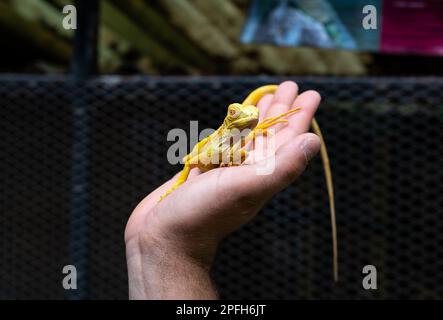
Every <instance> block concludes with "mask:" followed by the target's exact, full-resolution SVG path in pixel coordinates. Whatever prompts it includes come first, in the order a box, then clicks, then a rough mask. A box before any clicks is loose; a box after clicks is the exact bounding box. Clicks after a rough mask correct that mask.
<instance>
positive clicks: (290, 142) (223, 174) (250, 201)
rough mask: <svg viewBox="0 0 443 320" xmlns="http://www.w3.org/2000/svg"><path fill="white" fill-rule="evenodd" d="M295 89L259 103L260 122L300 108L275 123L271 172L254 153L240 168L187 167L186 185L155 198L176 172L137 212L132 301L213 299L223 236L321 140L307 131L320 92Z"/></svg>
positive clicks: (130, 235)
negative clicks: (213, 270)
mask: <svg viewBox="0 0 443 320" xmlns="http://www.w3.org/2000/svg"><path fill="white" fill-rule="evenodd" d="M297 93H298V87H297V85H296V84H295V83H294V82H290V81H287V82H284V83H282V84H280V86H279V87H278V89H277V91H276V92H275V94H274V95H266V96H264V97H263V98H262V99H261V101H260V102H259V103H258V105H257V107H258V108H259V110H260V120H263V119H264V118H269V117H274V116H277V115H279V114H281V113H283V112H285V111H288V110H289V109H291V108H294V107H301V110H300V111H299V112H297V113H294V114H292V115H290V116H289V117H288V120H289V123H288V124H287V125H281V124H280V125H276V126H275V127H274V129H275V143H276V152H275V169H274V171H273V173H272V174H269V175H258V174H257V167H258V166H260V165H261V164H260V161H263V159H259V157H254V150H252V152H251V153H250V155H249V157H248V159H247V160H246V161H245V163H244V164H242V165H241V166H236V167H224V168H217V169H213V170H210V171H208V172H205V173H201V172H200V171H199V170H198V169H193V170H191V173H190V175H189V178H188V180H187V181H186V182H185V183H184V184H182V185H181V186H180V187H179V188H178V189H176V190H175V191H174V192H172V193H171V194H170V195H168V196H167V197H166V198H164V200H163V201H161V202H158V200H159V198H160V196H161V195H162V194H163V193H164V192H165V191H166V190H167V189H169V187H170V186H171V184H172V183H174V181H175V178H176V177H174V178H172V179H171V180H169V181H168V182H166V183H165V184H163V185H162V186H160V187H159V188H157V189H156V190H154V191H153V192H152V193H150V194H149V195H148V196H147V197H146V198H145V199H143V200H142V201H141V202H140V204H139V205H138V206H137V207H136V208H135V209H134V211H133V213H132V215H131V217H130V218H129V221H128V223H127V226H126V230H125V241H126V249H127V259H128V272H129V287H130V297H131V298H214V297H215V290H214V289H213V288H212V285H211V282H210V279H209V275H208V270H209V269H210V266H211V263H212V260H213V257H214V255H215V251H216V248H217V245H218V243H219V242H220V240H221V239H222V238H223V237H224V236H226V235H227V234H229V233H230V232H232V231H234V230H236V229H238V228H239V227H240V226H242V225H243V224H245V223H246V222H247V221H249V220H250V219H252V218H253V217H254V216H255V214H256V213H257V212H258V211H259V210H260V209H261V208H262V206H263V205H264V204H265V203H266V201H268V200H269V199H270V198H271V197H272V196H273V195H274V194H276V193H277V192H279V191H280V190H282V189H283V188H285V187H286V186H288V185H289V184H290V183H292V182H293V181H294V180H295V179H296V178H297V177H298V176H299V175H300V174H301V173H302V172H303V171H304V169H305V167H306V165H307V163H308V161H309V160H310V159H311V158H312V157H313V156H314V155H315V154H316V153H317V152H318V150H319V147H320V140H319V138H318V137H317V136H316V135H314V134H312V133H307V131H308V130H309V127H310V124H311V121H312V118H313V116H314V113H315V111H316V110H317V107H318V105H319V103H320V95H319V94H318V93H317V92H315V91H306V92H304V93H302V94H300V95H297ZM258 139H260V138H258ZM257 144H259V143H257ZM256 158H257V159H256Z"/></svg>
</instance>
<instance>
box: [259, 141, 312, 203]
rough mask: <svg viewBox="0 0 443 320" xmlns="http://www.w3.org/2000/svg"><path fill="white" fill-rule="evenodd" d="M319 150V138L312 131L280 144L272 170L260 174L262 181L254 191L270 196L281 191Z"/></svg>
mask: <svg viewBox="0 0 443 320" xmlns="http://www.w3.org/2000/svg"><path fill="white" fill-rule="evenodd" d="M319 150H320V138H319V137H318V136H316V135H315V134H313V133H304V134H301V135H299V136H297V137H296V138H295V139H294V140H292V141H290V142H288V143H286V144H284V145H282V146H281V147H280V148H279V149H278V150H277V152H276V155H275V168H274V171H273V172H272V173H271V174H269V175H263V176H261V177H262V183H260V184H258V186H257V188H258V190H256V191H257V192H258V193H259V194H262V195H263V196H266V195H267V196H272V195H274V194H275V193H277V192H279V191H281V190H282V189H284V188H285V187H287V186H288V185H289V184H291V183H292V182H293V181H294V180H295V179H297V178H298V177H299V176H300V175H301V174H302V173H303V171H304V170H305V168H306V166H307V165H308V162H309V161H310V160H311V159H312V158H313V157H314V156H315V155H316V154H317V153H318V151H319ZM258 165H259V164H256V165H255V166H258ZM256 178H257V177H256Z"/></svg>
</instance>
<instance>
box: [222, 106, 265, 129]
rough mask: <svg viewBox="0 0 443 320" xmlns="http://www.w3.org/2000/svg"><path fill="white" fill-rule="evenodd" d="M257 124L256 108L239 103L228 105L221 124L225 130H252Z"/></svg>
mask: <svg viewBox="0 0 443 320" xmlns="http://www.w3.org/2000/svg"><path fill="white" fill-rule="evenodd" d="M257 123H258V108H257V107H255V106H253V105H242V104H240V103H233V104H230V105H229V107H228V113H227V115H226V118H225V120H224V122H223V124H224V125H225V127H226V128H227V129H234V128H236V129H239V130H243V129H253V128H255V127H256V126H257Z"/></svg>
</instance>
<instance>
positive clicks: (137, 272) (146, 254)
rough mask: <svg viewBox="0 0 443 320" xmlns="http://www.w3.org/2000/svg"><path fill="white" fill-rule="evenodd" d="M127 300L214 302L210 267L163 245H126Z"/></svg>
mask: <svg viewBox="0 0 443 320" xmlns="http://www.w3.org/2000/svg"><path fill="white" fill-rule="evenodd" d="M126 255H127V265H128V280H129V298H130V299H216V298H217V294H216V290H215V288H214V286H213V283H212V281H211V278H210V276H209V269H210V265H209V264H206V263H201V262H199V261H197V260H196V259H193V258H191V257H189V256H187V255H186V254H184V253H183V252H182V251H181V250H180V249H179V248H176V247H173V246H170V245H165V244H163V243H159V242H154V241H146V240H145V239H143V240H140V239H132V240H130V241H128V242H127V243H126Z"/></svg>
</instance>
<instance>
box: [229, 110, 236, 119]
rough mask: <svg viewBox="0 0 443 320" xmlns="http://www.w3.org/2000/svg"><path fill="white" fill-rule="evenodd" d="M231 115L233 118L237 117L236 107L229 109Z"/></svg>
mask: <svg viewBox="0 0 443 320" xmlns="http://www.w3.org/2000/svg"><path fill="white" fill-rule="evenodd" d="M229 115H230V116H231V117H232V118H235V117H237V110H235V109H229Z"/></svg>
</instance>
